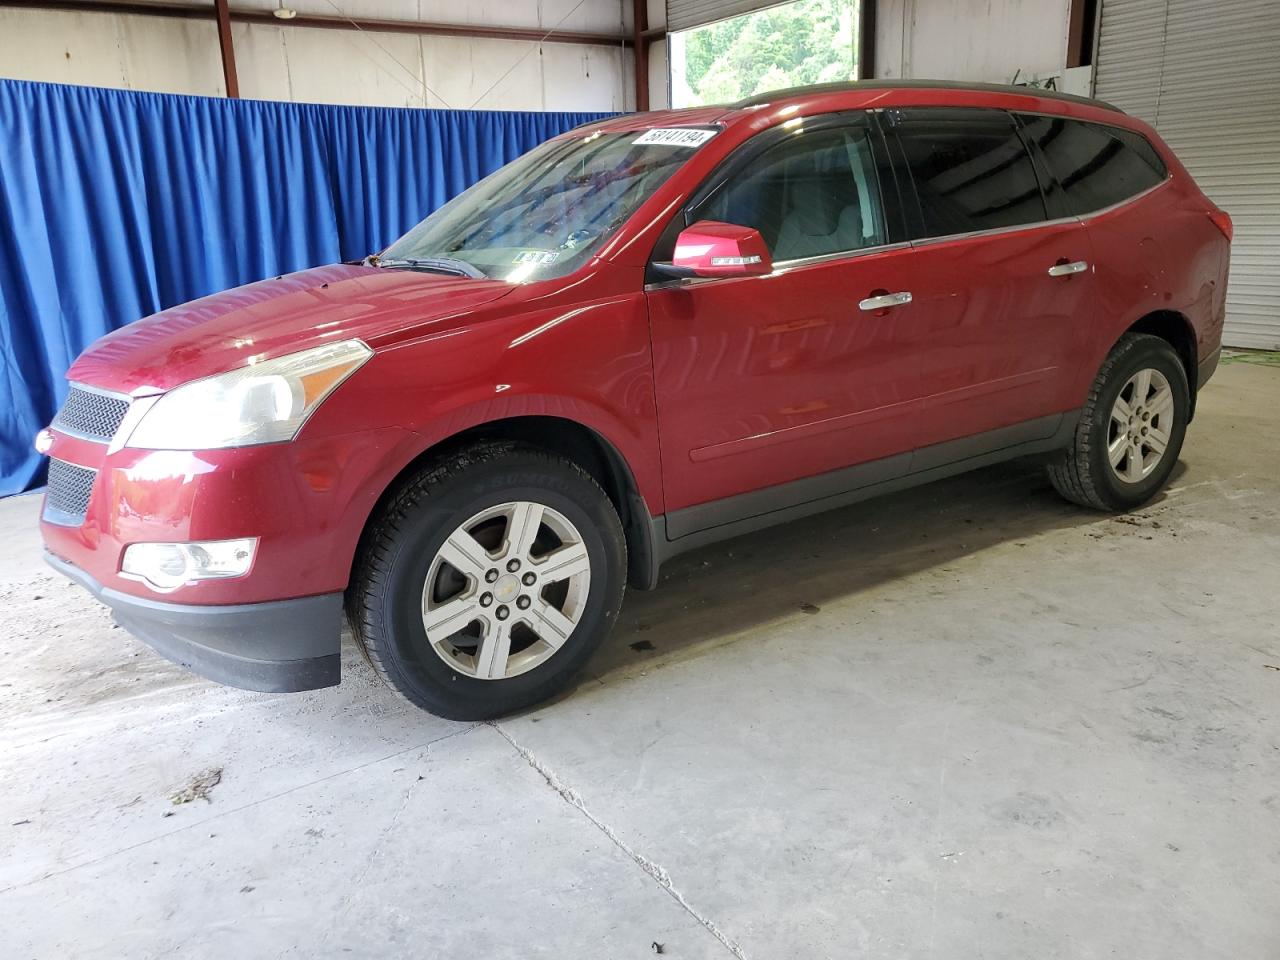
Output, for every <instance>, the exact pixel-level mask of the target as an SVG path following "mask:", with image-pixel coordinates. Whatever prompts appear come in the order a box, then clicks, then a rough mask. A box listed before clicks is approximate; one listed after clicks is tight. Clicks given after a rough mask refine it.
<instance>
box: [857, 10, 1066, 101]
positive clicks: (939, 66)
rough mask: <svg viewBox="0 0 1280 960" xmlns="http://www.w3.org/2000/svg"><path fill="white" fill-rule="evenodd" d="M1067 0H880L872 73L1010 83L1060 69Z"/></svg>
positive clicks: (1064, 40)
mask: <svg viewBox="0 0 1280 960" xmlns="http://www.w3.org/2000/svg"><path fill="white" fill-rule="evenodd" d="M1069 16H1070V2H1069V0H879V4H878V6H877V8H876V71H875V72H876V76H877V77H884V78H889V77H909V78H916V79H928V80H973V81H981V82H986V83H1009V82H1010V81H1011V80H1013V78H1014V74H1015V73H1017V72H1018V71H1021V78H1023V79H1025V78H1027V77H1028V75H1031V76H1037V75H1040V76H1043V75H1050V74H1055V73H1061V72H1062V71H1063V69H1064V68H1065V67H1066V62H1067V32H1068V27H1069Z"/></svg>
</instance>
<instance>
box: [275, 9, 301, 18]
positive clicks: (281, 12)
mask: <svg viewBox="0 0 1280 960" xmlns="http://www.w3.org/2000/svg"><path fill="white" fill-rule="evenodd" d="M271 15H272V16H273V17H275V18H276V19H277V20H292V19H293V18H294V17H296V16H297V15H298V11H297V10H294V9H293V8H292V7H284V6H281V7H276V8H275V9H274V10H272V11H271Z"/></svg>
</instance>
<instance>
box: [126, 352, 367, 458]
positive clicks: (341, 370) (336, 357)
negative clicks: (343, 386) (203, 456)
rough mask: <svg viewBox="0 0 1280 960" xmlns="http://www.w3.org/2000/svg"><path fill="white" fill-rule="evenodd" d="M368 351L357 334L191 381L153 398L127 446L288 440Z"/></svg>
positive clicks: (207, 446)
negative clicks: (339, 340) (356, 338)
mask: <svg viewBox="0 0 1280 960" xmlns="http://www.w3.org/2000/svg"><path fill="white" fill-rule="evenodd" d="M371 356H373V351H372V350H370V349H369V348H368V347H367V346H365V345H364V344H363V343H362V342H360V341H359V340H343V341H342V342H340V343H330V344H326V345H325V346H323V347H315V348H313V349H311V350H303V351H301V352H299V353H291V354H289V355H288V356H284V357H277V358H276V359H274V360H264V361H263V362H261V363H251V364H249V365H248V366H246V367H240V368H239V369H237V370H230V371H228V372H226V373H220V374H218V375H217V376H213V377H207V378H205V379H204V380H195V381H193V382H191V383H188V384H185V385H183V386H181V387H178V388H176V389H174V390H171V391H169V392H168V393H166V394H165V395H164V396H163V397H161V398H160V399H159V400H157V401H156V403H155V404H154V406H152V407H151V409H150V410H148V411H147V412H146V414H144V415H143V417H142V420H141V422H139V424H138V425H137V426H136V427H135V428H134V430H133V433H132V434H131V435H130V436H129V439H128V441H127V443H126V446H130V447H141V448H143V449H146V450H213V449H216V448H219V447H243V446H248V445H250V444H254V443H277V442H279V441H281V440H292V439H293V438H294V437H295V436H297V435H298V431H299V430H301V429H302V425H303V424H304V423H306V422H307V418H308V417H309V416H311V414H312V413H313V412H314V411H315V409H316V407H318V406H320V403H321V401H323V400H324V398H325V397H327V396H328V395H329V394H330V393H332V392H333V391H334V389H336V388H337V386H338V384H340V383H342V381H343V380H345V379H347V377H349V376H351V374H353V373H355V371H356V370H358V369H359V368H360V365H361V364H363V363H364V362H365V361H366V360H368V359H369V358H370V357H371Z"/></svg>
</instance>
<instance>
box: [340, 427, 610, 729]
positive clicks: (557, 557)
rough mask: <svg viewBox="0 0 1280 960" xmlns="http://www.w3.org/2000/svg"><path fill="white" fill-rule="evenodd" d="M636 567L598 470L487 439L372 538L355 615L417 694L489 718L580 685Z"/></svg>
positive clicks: (397, 504)
mask: <svg viewBox="0 0 1280 960" xmlns="http://www.w3.org/2000/svg"><path fill="white" fill-rule="evenodd" d="M625 569H626V555H625V545H624V540H623V535H622V528H621V524H620V523H619V521H618V516H617V513H616V512H615V510H614V508H613V505H612V503H610V501H609V499H608V497H607V496H606V495H605V493H604V491H603V490H601V489H600V487H599V485H597V484H596V482H595V481H594V480H593V479H592V478H591V477H590V476H589V475H588V474H587V473H586V472H585V471H583V470H582V469H581V468H579V467H578V466H576V465H575V464H573V463H571V462H569V461H567V460H564V459H561V458H559V457H555V456H553V455H551V454H548V453H546V452H544V451H541V450H538V449H536V448H534V447H530V446H526V445H522V444H514V443H506V442H495V443H485V444H482V445H478V446H476V447H473V448H470V449H468V450H465V451H463V452H461V453H459V454H457V455H455V456H453V457H450V458H448V459H446V460H444V461H442V462H440V463H438V464H435V465H433V466H431V467H429V468H427V469H425V470H423V471H422V472H421V473H419V474H418V475H417V476H415V477H413V478H411V479H410V480H409V481H407V482H406V483H405V484H404V485H403V486H402V488H401V489H400V491H399V492H398V493H397V494H396V495H395V496H394V497H393V499H392V500H391V501H390V503H389V504H388V505H387V506H386V508H385V509H384V510H383V511H382V513H381V514H380V516H379V517H378V518H377V519H376V520H375V521H374V524H373V526H372V527H371V529H370V531H369V535H368V536H367V537H366V545H365V548H364V552H363V554H362V560H361V563H360V565H359V569H358V571H357V575H356V577H355V578H354V579H353V581H352V585H351V588H350V589H349V591H348V597H347V608H348V613H349V616H350V619H351V622H352V625H353V628H354V631H355V633H356V636H357V639H358V640H359V641H360V642H361V643H362V644H363V646H364V649H365V652H366V654H367V655H368V658H369V661H370V662H371V663H372V664H373V666H374V667H375V669H377V670H378V672H379V673H380V674H381V675H382V676H383V678H384V679H385V680H386V681H387V682H388V683H389V684H390V685H391V686H392V687H394V688H395V689H396V690H398V691H399V692H400V693H401V694H403V695H404V696H405V697H406V698H407V699H408V700H410V701H411V702H413V703H415V704H417V705H418V706H420V707H423V708H425V709H427V710H429V711H431V712H432V713H436V714H439V715H440V716H444V717H448V718H450V719H457V720H480V719H488V718H491V717H495V716H500V715H502V714H505V713H510V712H512V711H515V710H520V709H523V708H524V707H528V706H531V705H532V704H535V703H537V702H539V701H541V700H545V699H547V698H548V697H550V696H553V695H554V694H555V693H557V692H558V691H560V690H561V689H563V688H564V687H566V686H567V685H568V684H569V683H570V682H571V681H572V679H573V677H574V675H575V674H576V673H577V672H578V670H579V669H580V668H581V667H582V665H583V664H584V663H585V662H586V660H587V659H588V657H589V656H590V655H591V653H592V652H593V651H594V650H595V648H596V647H597V646H599V644H600V642H601V641H602V640H603V639H604V637H605V636H607V634H608V631H609V629H610V628H611V627H612V625H613V621H614V620H615V619H616V617H617V612H618V607H619V606H620V604H621V600H622V587H623V580H624V577H625Z"/></svg>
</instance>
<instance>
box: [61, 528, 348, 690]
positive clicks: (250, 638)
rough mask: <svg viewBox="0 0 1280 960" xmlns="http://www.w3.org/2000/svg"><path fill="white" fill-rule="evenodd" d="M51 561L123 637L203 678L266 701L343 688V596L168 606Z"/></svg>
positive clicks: (74, 567) (336, 594)
mask: <svg viewBox="0 0 1280 960" xmlns="http://www.w3.org/2000/svg"><path fill="white" fill-rule="evenodd" d="M45 560H46V561H48V563H49V565H50V566H52V567H53V568H54V569H55V570H57V571H58V572H59V573H62V574H64V575H65V576H67V577H70V578H71V579H72V580H74V581H75V582H76V583H78V584H80V585H81V586H82V587H85V588H86V589H87V590H88V591H89V592H90V593H92V594H93V595H94V596H95V597H96V598H97V599H98V600H100V601H101V602H102V603H104V604H106V605H107V606H108V607H110V608H111V613H112V616H113V617H114V618H115V621H116V623H118V624H120V626H122V627H124V629H126V630H128V631H129V632H130V633H131V634H133V635H134V636H135V637H137V638H138V639H139V640H141V641H143V642H144V643H146V644H147V645H148V646H149V647H151V648H152V649H153V650H155V651H156V652H157V653H159V654H161V655H162V656H164V657H167V658H168V659H170V660H172V661H173V662H174V663H177V664H179V665H180V666H183V667H185V668H187V669H188V670H190V671H192V672H193V673H198V674H199V675H200V676H202V677H207V678H208V679H210V680H216V681H217V682H219V683H225V684H227V685H229V686H233V687H240V688H241V689H243V690H260V691H264V692H267V693H288V692H294V691H298V690H315V689H318V688H320V687H332V686H334V685H336V684H337V683H338V680H339V676H340V672H341V667H340V657H339V649H340V636H341V630H342V594H341V593H340V592H339V593H326V594H321V595H319V596H313V597H300V598H298V599H295V600H273V601H267V602H263V603H242V604H230V605H196V604H184V603H162V602H160V601H157V600H149V599H145V598H142V597H134V596H130V595H128V594H125V593H121V592H119V591H117V590H112V589H110V588H109V587H103V586H102V585H101V584H100V583H98V581H97V580H95V579H94V578H93V577H92V576H90V575H89V574H88V573H86V572H85V571H83V570H81V569H80V568H79V567H77V566H76V565H75V564H73V563H69V562H68V561H66V560H63V559H61V558H60V557H57V556H54V555H53V554H52V553H48V552H46V553H45Z"/></svg>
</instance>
